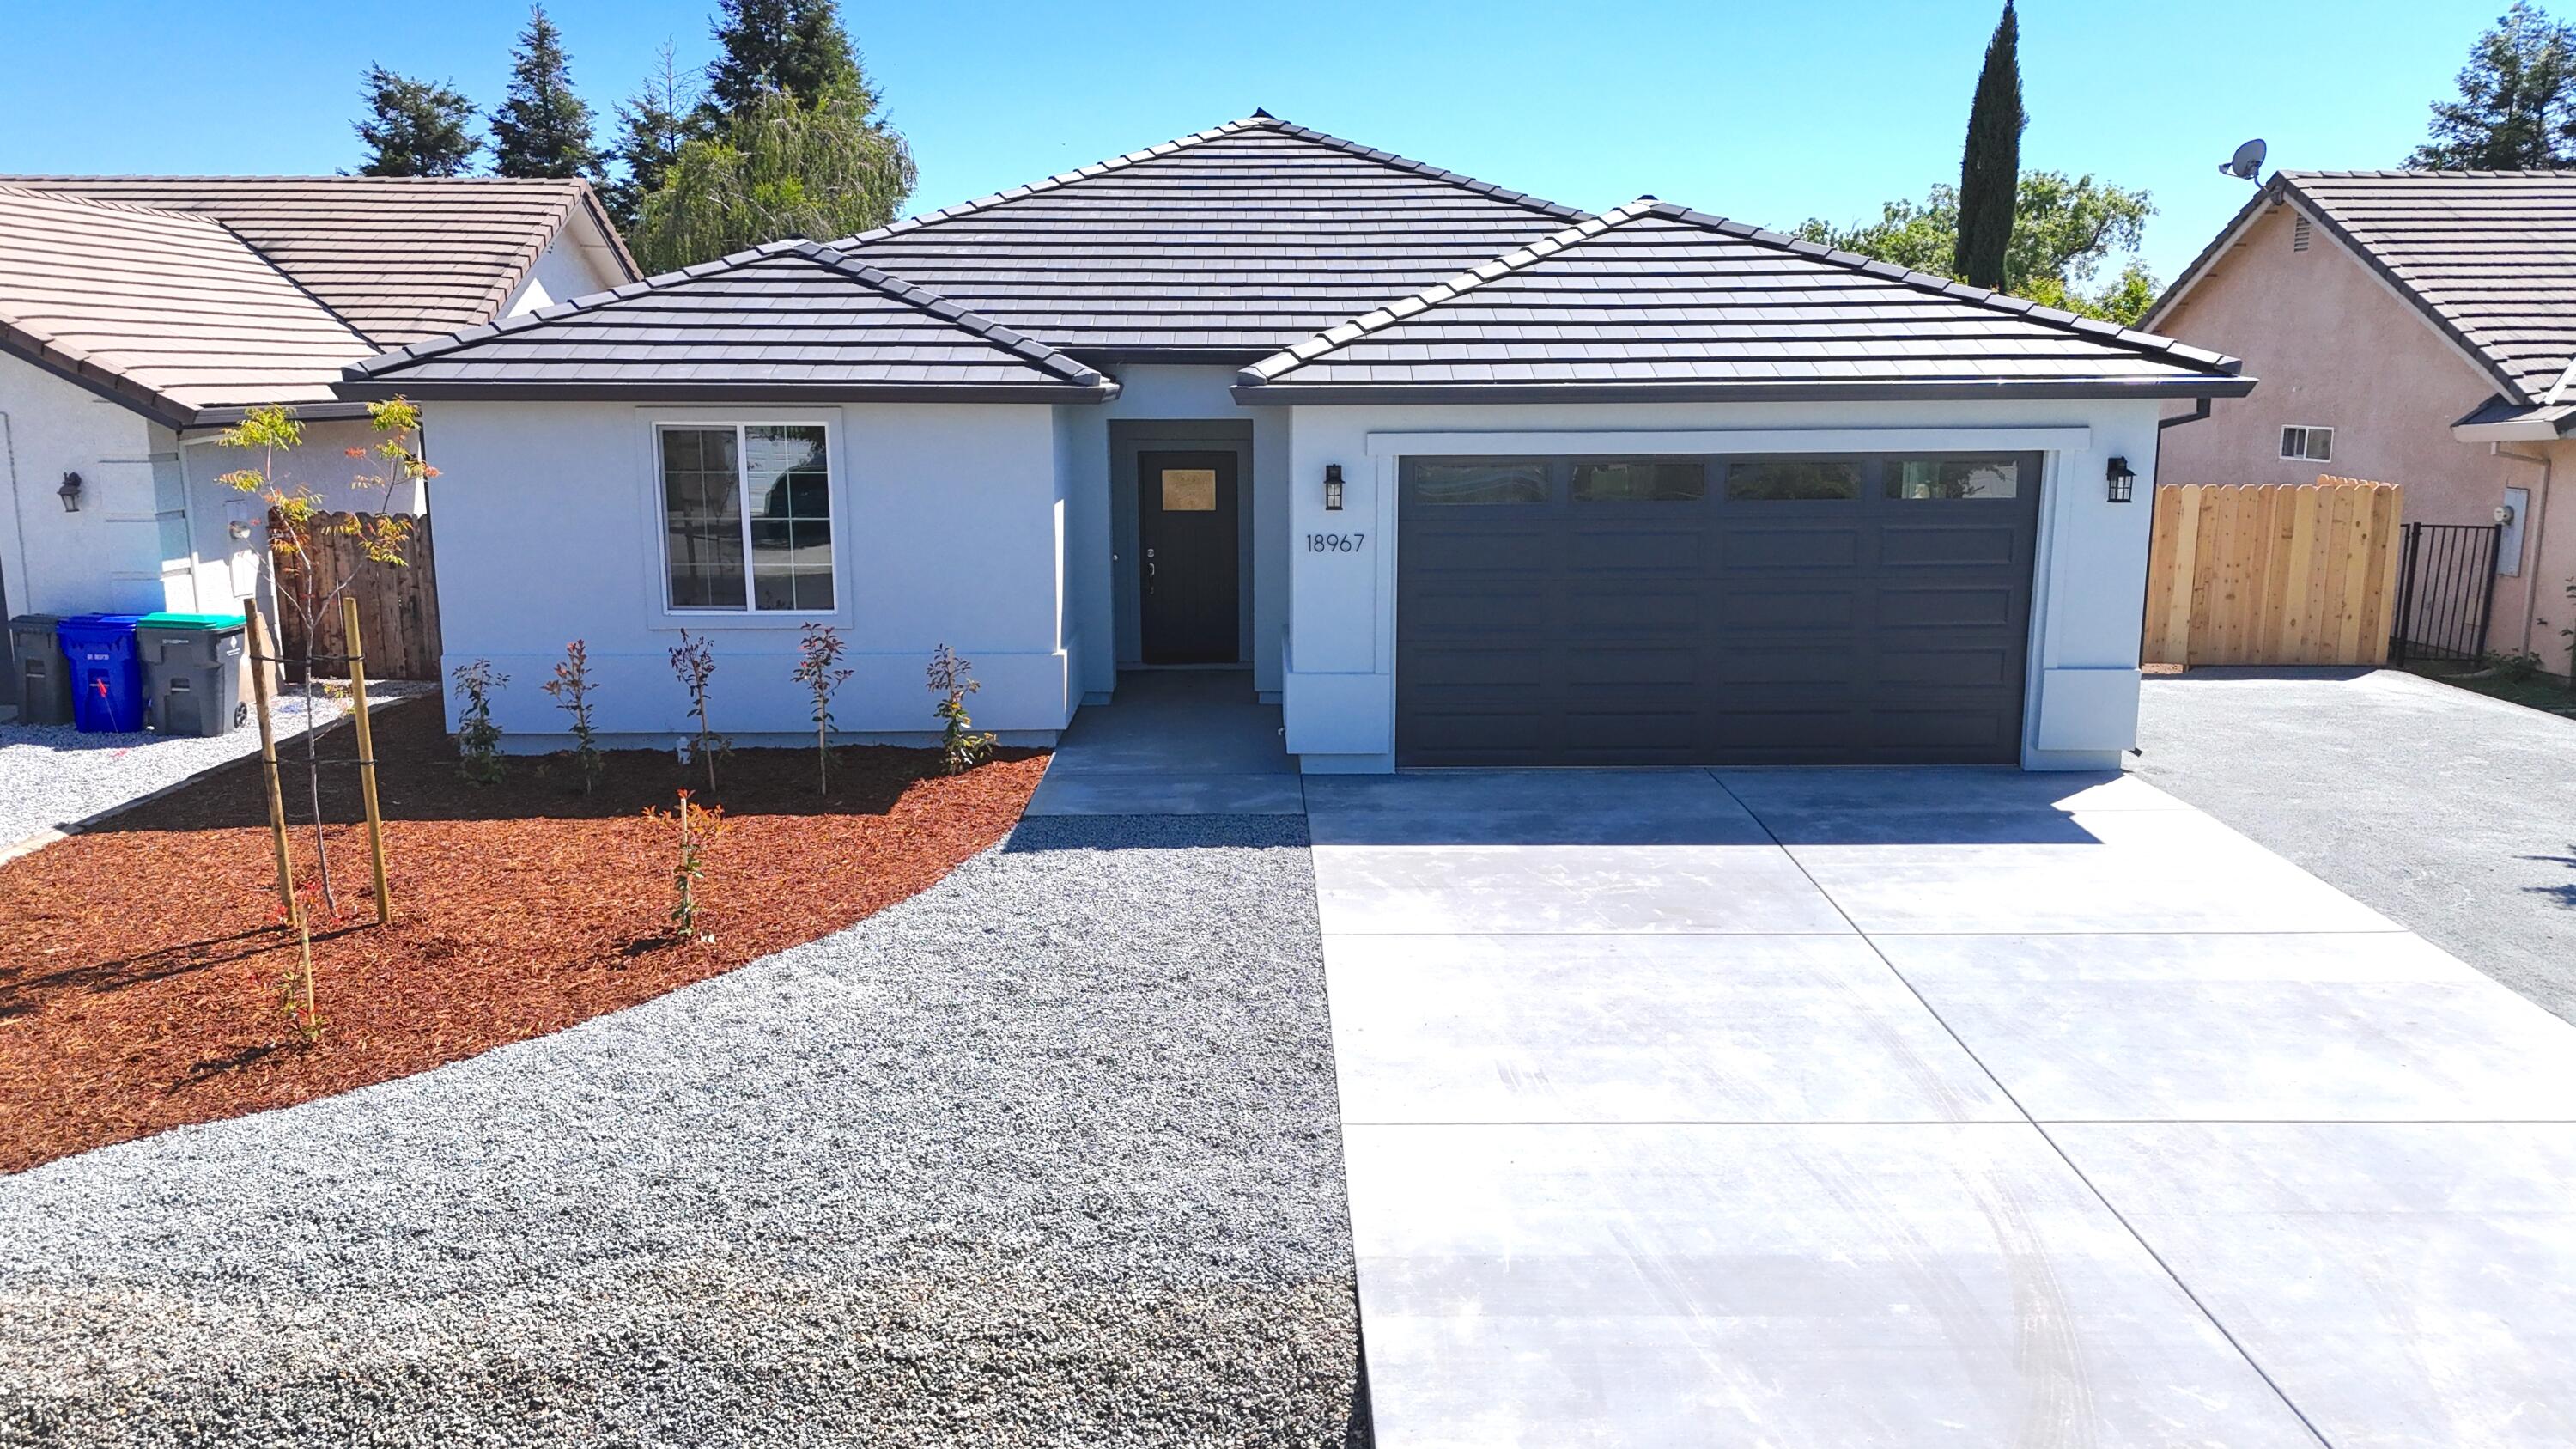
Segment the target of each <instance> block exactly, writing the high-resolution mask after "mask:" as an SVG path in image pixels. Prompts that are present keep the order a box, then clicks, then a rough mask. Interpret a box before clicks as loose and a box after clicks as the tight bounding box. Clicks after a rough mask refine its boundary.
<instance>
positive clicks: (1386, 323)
mask: <svg viewBox="0 0 2576 1449" xmlns="http://www.w3.org/2000/svg"><path fill="white" fill-rule="evenodd" d="M1656 204H1657V203H1656V202H1655V198H1653V197H1651V196H1641V197H1639V198H1637V199H1636V200H1635V201H1632V202H1629V203H1628V204H1627V205H1625V206H1618V207H1613V208H1611V209H1610V210H1608V211H1605V212H1603V213H1601V214H1600V215H1599V216H1592V217H1586V218H1584V219H1583V220H1581V221H1578V222H1576V223H1575V224H1574V225H1572V226H1569V227H1567V228H1566V229H1565V230H1563V231H1559V232H1554V233H1551V234H1549V235H1547V236H1544V237H1541V238H1539V239H1538V240H1537V241H1534V242H1530V243H1528V244H1527V245H1524V246H1519V247H1514V248H1513V249H1512V250H1510V251H1507V252H1505V253H1503V254H1502V255H1501V256H1498V257H1495V258H1494V259H1493V260H1491V261H1487V262H1479V263H1477V264H1476V265H1475V266H1473V267H1470V268H1468V269H1467V270H1466V271H1463V272H1460V273H1459V274H1458V275H1456V276H1454V277H1450V278H1448V279H1446V280H1444V281H1438V282H1434V283H1432V284H1431V285H1430V286H1428V287H1425V288H1423V289H1422V290H1420V291H1418V292H1413V293H1409V294H1407V295H1405V296H1402V297H1398V298H1397V299H1395V300H1394V301H1392V302H1389V303H1387V304H1386V305H1384V306H1382V307H1376V308H1373V309H1371V310H1369V311H1367V312H1363V313H1361V314H1360V315H1359V316H1357V317H1354V318H1352V319H1351V320H1349V321H1347V322H1343V323H1339V324H1336V325H1334V326H1332V327H1328V328H1326V329H1324V330H1323V331H1321V332H1318V333H1316V334H1314V335H1313V336H1311V337H1308V338H1307V339H1305V340H1304V341H1302V342H1295V343H1291V344H1289V345H1288V346H1286V347H1283V348H1281V349H1280V350H1278V351H1277V352H1274V353H1272V354H1270V355H1269V356H1268V357H1265V358H1263V359H1261V360H1260V361H1259V362H1256V363H1254V364H1252V365H1251V366H1250V367H1247V368H1245V369H1243V370H1242V371H1241V372H1238V373H1236V374H1235V380H1236V382H1237V383H1239V384H1241V385H1242V386H1245V387H1261V386H1265V385H1267V384H1268V383H1269V382H1270V381H1271V380H1272V379H1274V378H1277V377H1279V376H1281V375H1283V374H1285V373H1288V372H1292V371H1294V370H1296V369H1297V368H1299V367H1303V366H1304V365H1306V364H1307V363H1309V362H1312V361H1314V360H1315V359H1316V358H1318V357H1320V356H1322V355H1323V354H1325V353H1327V352H1330V351H1332V350H1334V349H1335V348H1338V347H1341V346H1344V345H1346V344H1348V343H1352V342H1356V341H1358V340H1359V339H1361V338H1363V337H1366V336H1368V335H1369V334H1370V333H1372V332H1378V331H1383V330H1384V329H1386V328H1388V327H1392V326H1394V325H1395V324H1396V323H1398V322H1401V321H1403V320H1404V319H1405V318H1407V317H1411V316H1413V315H1414V314H1415V313H1417V312H1423V311H1427V310H1429V309H1430V308H1432V307H1436V306H1438V305H1439V304H1441V303H1443V302H1446V301H1449V300H1451V299H1453V298H1456V297H1461V296H1464V295H1466V294H1467V293H1469V292H1472V291H1474V290H1475V289H1477V288H1478V287H1481V286H1483V285H1485V284H1486V283H1487V282H1491V281H1493V280H1495V279H1497V278H1499V277H1507V276H1510V275H1511V274H1512V273H1514V272H1517V271H1520V270H1522V269H1524V268H1526V267H1530V266H1533V265H1536V264H1537V263H1538V262H1540V261H1542V260H1544V259H1546V258H1548V257H1552V256H1555V255H1556V254H1557V253H1559V252H1561V251H1564V250H1565V249H1566V248H1568V247H1570V246H1573V245H1575V244H1576V243H1578V242H1585V241H1590V240H1591V239H1592V238H1594V237H1596V236H1599V235H1601V234H1602V233H1603V232H1606V231H1610V230H1613V229H1615V228H1617V227H1622V226H1626V225H1627V224H1628V223H1629V222H1632V221H1635V220H1636V219H1637V218H1638V217H1641V216H1646V215H1649V214H1651V213H1652V211H1653V209H1654V207H1655V205H1656Z"/></svg>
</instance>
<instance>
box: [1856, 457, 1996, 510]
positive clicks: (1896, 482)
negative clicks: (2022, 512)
mask: <svg viewBox="0 0 2576 1449" xmlns="http://www.w3.org/2000/svg"><path fill="white" fill-rule="evenodd" d="M1887 496H1888V497H1890V498H1897V499H1903V500H1906V501H1908V502H1966V501H1971V500H1975V501H1981V502H1983V501H2002V500H2006V499H2012V498H2018V497H2020V496H2021V460H2020V459H2018V458H1896V459H1891V460H1890V461H1889V462H1888V465H1887Z"/></svg>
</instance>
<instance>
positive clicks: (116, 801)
mask: <svg viewBox="0 0 2576 1449" xmlns="http://www.w3.org/2000/svg"><path fill="white" fill-rule="evenodd" d="M437 688H438V686H436V685H434V684H402V683H390V684H388V683H378V684H370V685H369V686H367V698H369V699H370V700H377V701H384V702H390V701H393V700H396V699H408V698H412V697H415V696H418V695H421V694H427V693H432V692H435V691H436V689H437ZM341 692H342V693H343V694H344V695H345V694H346V693H347V691H345V690H343V691H341ZM348 712H349V710H348V705H347V703H346V702H345V700H335V699H330V698H327V697H325V698H320V699H316V700H315V701H314V710H313V717H314V719H316V720H317V721H319V722H320V723H321V724H322V725H324V726H325V727H328V726H329V725H330V724H331V723H332V722H333V721H335V720H337V719H339V718H341V717H342V716H343V715H346V714H347V713H348ZM273 720H274V727H275V729H276V732H277V736H278V739H279V741H280V743H281V744H283V743H284V741H286V740H288V739H295V738H301V737H302V735H303V733H304V699H303V696H302V695H301V694H300V693H296V694H289V695H285V696H282V697H281V698H279V700H278V701H277V712H276V714H275V715H274V716H273ZM258 753H259V731H258V729H256V728H254V727H250V726H244V727H243V728H241V729H237V730H234V731H233V732H231V733H230V734H222V735H215V736H212V737H210V738H200V737H196V736H186V735H156V734H153V733H151V732H149V731H137V732H135V733H133V734H112V735H110V734H99V735H85V734H82V733H81V732H80V731H78V730H76V729H73V728H72V727H71V726H70V725H22V724H14V723H13V724H0V850H5V849H6V848H8V847H9V846H12V845H15V844H18V843H19V842H21V841H24V840H26V839H27V838H28V837H30V836H34V835H39V834H42V833H43V832H45V831H47V830H59V829H61V828H63V827H65V826H67V825H70V824H72V823H73V822H75V821H79V820H85V819H87V818H89V817H90V816H93V815H96V814H99V813H100V812H102V811H106V810H113V809H115V808H116V807H118V806H120V805H130V804H132V803H134V802H135V801H137V800H140V799H142V798H143V797H144V796H146V795H150V794H152V793H154V792H156V791H159V790H166V789H168V788H169V787H171V786H173V785H176V784H178V783H179V782H181V781H182V780H185V779H187V778H188V777H190V776H191V775H197V774H201V773H203V772H205V771H207V770H211V769H213V768H214V767H215V766H217V765H221V764H225V763H228V762H230V761H233V760H237V759H240V758H241V757H242V756H244V755H255V754H258Z"/></svg>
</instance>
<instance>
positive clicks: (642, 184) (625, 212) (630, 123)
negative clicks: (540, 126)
mask: <svg viewBox="0 0 2576 1449" xmlns="http://www.w3.org/2000/svg"><path fill="white" fill-rule="evenodd" d="M697 99H698V91H697V86H696V85H695V84H694V83H692V82H691V80H690V78H689V75H688V73H686V72H684V71H682V70H681V69H680V62H679V55H678V52H677V51H676V50H674V49H673V48H672V45H671V42H669V41H667V40H666V41H663V42H662V49H661V52H660V64H659V66H658V67H657V68H656V69H655V70H654V72H653V74H651V75H649V76H646V77H645V78H644V84H643V85H641V86H640V87H638V88H637V89H636V92H635V94H634V95H632V96H630V97H628V98H627V99H626V100H625V101H624V102H623V103H622V104H620V105H619V106H618V108H617V123H618V126H619V128H620V131H621V132H622V134H621V135H620V136H619V138H618V142H617V160H618V163H619V167H620V174H619V175H618V176H617V177H615V178H614V179H612V180H611V181H610V182H609V183H608V184H607V186H605V187H604V188H602V192H601V199H602V200H603V201H605V202H606V203H607V205H608V215H609V217H610V219H612V220H614V221H615V222H616V223H617V228H618V230H620V231H626V232H631V231H633V230H635V227H636V224H637V223H638V222H640V221H642V220H643V219H644V198H645V197H648V196H650V195H652V194H653V193H654V192H656V191H659V190H661V189H662V183H663V181H664V180H665V179H666V178H668V177H669V176H670V174H671V168H672V167H673V166H676V165H678V164H679V161H680V148H681V147H682V146H684V145H687V144H688V142H689V141H690V139H691V138H692V137H694V136H696V135H697V134H698V127H697V124H696V122H695V121H693V120H692V119H691V116H690V111H691V109H692V108H693V107H694V106H696V104H697Z"/></svg>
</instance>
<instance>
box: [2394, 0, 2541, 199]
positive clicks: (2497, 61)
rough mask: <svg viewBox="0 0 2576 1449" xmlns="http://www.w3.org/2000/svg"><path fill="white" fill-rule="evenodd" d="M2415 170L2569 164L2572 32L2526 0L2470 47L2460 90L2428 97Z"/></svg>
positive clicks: (2410, 163)
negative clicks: (2428, 120) (2428, 114)
mask: <svg viewBox="0 0 2576 1449" xmlns="http://www.w3.org/2000/svg"><path fill="white" fill-rule="evenodd" d="M2431 132H2432V134H2431V136H2430V137H2429V138H2428V139H2427V140H2426V141H2425V142H2424V144H2423V145H2421V146H2418V147H2416V148H2415V154H2413V155H2411V156H2409V157H2407V158H2406V164H2407V165H2408V166H2410V167H2413V168H2415V169H2418V170H2433V169H2452V170H2458V169H2469V170H2494V171H2514V170H2522V169H2543V170H2545V169H2551V168H2556V167H2563V166H2567V165H2570V164H2576V149H2571V141H2576V36H2571V34H2570V32H2569V29H2568V27H2566V26H2564V25H2561V24H2559V23H2558V22H2557V21H2555V20H2552V19H2550V18H2549V16H2548V15H2547V14H2546V13H2544V12H2543V11H2541V10H2540V9H2539V8H2538V7H2537V6H2534V5H2531V4H2529V3H2527V0H2514V5H2513V8H2512V9H2510V10H2508V11H2506V12H2505V13H2504V14H2503V15H2501V16H2499V17H2497V19H2496V23H2495V28H2494V29H2493V30H2490V31H2488V32H2486V33H2485V34H2484V35H2481V36H2479V37H2478V40H2477V44H2475V45H2473V46H2471V47H2470V48H2469V63H2468V65H2467V67H2466V68H2464V69H2463V70H2461V72H2460V98H2459V99H2458V100H2456V101H2436V102H2434V103H2433V122H2432V127H2431Z"/></svg>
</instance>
